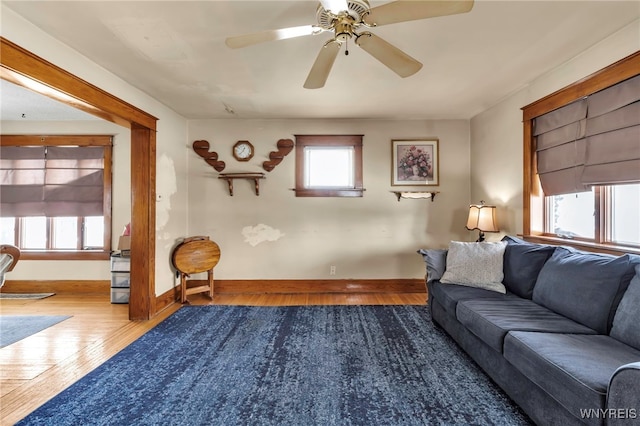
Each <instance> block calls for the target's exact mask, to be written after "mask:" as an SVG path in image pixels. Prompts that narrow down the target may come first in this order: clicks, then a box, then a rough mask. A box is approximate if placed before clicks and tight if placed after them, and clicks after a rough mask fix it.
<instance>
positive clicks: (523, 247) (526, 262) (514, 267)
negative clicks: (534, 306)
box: [502, 235, 556, 299]
mask: <svg viewBox="0 0 640 426" xmlns="http://www.w3.org/2000/svg"><path fill="white" fill-rule="evenodd" d="M502 241H506V242H507V248H506V249H505V251H504V279H503V280H502V284H504V285H505V287H507V290H509V291H510V292H511V293H513V294H515V295H517V296H520V297H524V298H525V299H531V297H532V296H533V287H534V286H535V285H536V280H537V279H538V274H539V273H540V270H541V269H542V267H543V266H544V264H545V262H546V261H547V260H548V259H549V258H550V257H551V255H552V254H553V252H554V251H555V249H556V248H555V246H549V245H544V244H535V243H529V242H527V241H524V240H521V239H519V238H516V237H512V236H510V235H507V236H505V237H504V238H503V239H502Z"/></svg>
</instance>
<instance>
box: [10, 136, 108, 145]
mask: <svg viewBox="0 0 640 426" xmlns="http://www.w3.org/2000/svg"><path fill="white" fill-rule="evenodd" d="M112 141H113V136H111V135H0V144H1V145H10V146H31V145H37V146H45V145H46V146H60V145H77V146H112Z"/></svg>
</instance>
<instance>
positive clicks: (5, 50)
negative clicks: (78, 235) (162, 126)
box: [0, 37, 158, 320]
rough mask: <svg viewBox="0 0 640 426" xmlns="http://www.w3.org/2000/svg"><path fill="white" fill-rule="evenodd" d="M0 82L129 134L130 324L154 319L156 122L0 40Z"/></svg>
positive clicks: (48, 63)
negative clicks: (100, 120) (30, 91)
mask: <svg viewBox="0 0 640 426" xmlns="http://www.w3.org/2000/svg"><path fill="white" fill-rule="evenodd" d="M0 78H2V79H5V80H8V81H11V82H13V83H15V84H18V85H20V86H23V87H26V88H28V89H30V90H33V91H35V92H37V93H40V94H42V95H44V96H47V97H50V98H52V99H55V100H57V101H60V102H62V103H65V104H67V105H70V106H73V107H75V108H78V109H80V110H83V111H85V112H88V113H90V114H93V115H96V116H98V117H100V118H102V119H104V120H107V121H110V122H113V123H116V124H119V125H121V126H123V127H127V128H129V129H131V295H130V298H129V319H131V320H148V319H150V318H152V317H153V316H154V315H155V314H156V296H155V263H156V262H155V218H156V206H155V202H153V201H154V200H155V197H156V194H155V190H156V189H155V188H156V185H155V184H156V123H157V120H158V119H157V118H156V117H154V116H152V115H150V114H148V113H146V112H144V111H143V110H141V109H138V108H136V107H135V106H133V105H131V104H129V103H127V102H125V101H123V100H121V99H119V98H117V97H115V96H113V95H111V94H110V93H108V92H105V91H104V90H102V89H100V88H98V87H96V86H94V85H92V84H91V83H89V82H87V81H84V80H82V79H81V78H79V77H77V76H75V75H73V74H71V73H69V72H67V71H65V70H63V69H62V68H60V67H58V66H56V65H54V64H52V63H50V62H48V61H46V60H44V59H43V58H41V57H39V56H36V55H34V54H33V53H31V52H29V51H28V50H26V49H23V48H22V47H20V46H18V45H17V44H15V43H13V42H11V41H9V40H7V39H5V38H4V37H0Z"/></svg>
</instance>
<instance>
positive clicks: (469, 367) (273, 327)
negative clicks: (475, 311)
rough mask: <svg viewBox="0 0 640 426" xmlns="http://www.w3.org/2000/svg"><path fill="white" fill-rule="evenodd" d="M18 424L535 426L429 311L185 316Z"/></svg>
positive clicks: (280, 310) (346, 309) (190, 309)
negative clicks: (432, 319)
mask: <svg viewBox="0 0 640 426" xmlns="http://www.w3.org/2000/svg"><path fill="white" fill-rule="evenodd" d="M18 424H19V425H56V426H62V425H80V424H82V425H84V424H87V425H89V424H90V425H136V426H139V425H163V426H168V425H181V426H182V425H207V426H208V425H224V426H231V425H243V426H245V425H249V426H252V425H278V426H280V425H296V426H298V425H305V426H313V425H322V426H327V425H341V426H342V425H367V426H371V425H394V426H395V425H500V426H507V425H518V426H519V425H527V424H529V420H528V418H527V417H526V416H525V415H524V414H523V413H522V412H521V411H520V409H519V408H518V407H517V406H516V405H515V404H514V403H513V402H512V401H511V400H510V399H509V398H508V397H507V396H505V394H504V393H503V392H502V391H501V390H500V389H499V388H498V387H497V386H495V385H494V384H493V382H491V380H490V379H489V378H488V377H487V376H486V375H485V374H484V373H482V371H480V369H479V368H478V367H477V365H476V364H475V363H474V362H473V361H472V360H471V359H470V358H469V357H468V356H467V355H466V354H465V353H464V352H463V351H462V350H461V349H460V348H459V347H458V346H457V345H456V344H455V342H453V340H451V339H450V338H449V337H448V336H447V335H446V334H445V333H444V332H442V331H440V330H438V329H436V328H435V327H434V325H433V323H432V322H431V316H430V313H429V308H428V307H427V306H302V307H300V306H289V307H251V306H185V307H183V308H181V309H180V310H179V311H177V312H176V313H174V314H173V315H172V316H170V317H169V318H167V319H166V320H165V321H163V322H161V323H160V324H159V325H158V326H156V327H155V328H153V329H152V330H150V331H149V332H148V333H147V334H145V335H144V336H142V337H140V338H139V339H138V340H136V341H135V342H133V343H132V344H131V345H129V346H128V347H126V348H125V349H123V350H122V351H121V352H119V353H118V354H117V355H115V356H114V357H113V358H111V359H110V360H108V361H107V362H105V363H104V364H102V365H101V366H100V367H98V368H97V369H96V370H94V371H92V372H91V373H89V374H88V375H87V376H85V377H84V378H82V379H80V380H79V381H78V382H76V383H75V384H74V385H72V386H70V387H69V388H67V389H66V390H64V391H63V392H62V393H60V394H59V395H57V396H56V397H54V398H53V399H52V400H50V401H49V402H47V403H46V404H45V405H43V406H42V407H40V408H38V409H37V410H36V411H34V412H33V413H32V414H30V415H29V416H27V417H26V418H25V419H23V420H22V421H21V422H19V423H18Z"/></svg>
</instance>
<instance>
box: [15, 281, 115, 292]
mask: <svg viewBox="0 0 640 426" xmlns="http://www.w3.org/2000/svg"><path fill="white" fill-rule="evenodd" d="M110 288H111V281H110V280H7V281H5V283H4V285H3V286H2V293H106V294H109V292H110V291H111V290H110Z"/></svg>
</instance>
